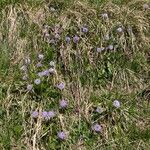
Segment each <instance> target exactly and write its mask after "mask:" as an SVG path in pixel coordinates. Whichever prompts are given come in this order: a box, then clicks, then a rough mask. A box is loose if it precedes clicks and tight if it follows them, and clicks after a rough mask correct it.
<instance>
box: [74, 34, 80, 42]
mask: <svg viewBox="0 0 150 150" xmlns="http://www.w3.org/2000/svg"><path fill="white" fill-rule="evenodd" d="M73 42H74V43H78V42H79V37H78V36H77V35H75V36H74V37H73Z"/></svg>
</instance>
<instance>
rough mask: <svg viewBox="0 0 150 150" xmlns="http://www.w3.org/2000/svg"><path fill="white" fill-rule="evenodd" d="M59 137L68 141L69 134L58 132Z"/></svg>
mask: <svg viewBox="0 0 150 150" xmlns="http://www.w3.org/2000/svg"><path fill="white" fill-rule="evenodd" d="M57 136H58V138H59V139H60V140H66V139H67V134H66V133H65V132H63V131H60V132H58V133H57Z"/></svg>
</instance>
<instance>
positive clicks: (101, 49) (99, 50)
mask: <svg viewBox="0 0 150 150" xmlns="http://www.w3.org/2000/svg"><path fill="white" fill-rule="evenodd" d="M103 50H104V48H103V47H101V48H100V47H98V48H97V49H96V51H97V52H102V51H103Z"/></svg>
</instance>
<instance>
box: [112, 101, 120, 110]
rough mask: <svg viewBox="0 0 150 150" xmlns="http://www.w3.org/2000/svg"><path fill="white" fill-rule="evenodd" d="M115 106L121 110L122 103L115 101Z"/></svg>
mask: <svg viewBox="0 0 150 150" xmlns="http://www.w3.org/2000/svg"><path fill="white" fill-rule="evenodd" d="M113 106H115V107H116V108H119V107H120V102H119V101H118V100H115V101H114V102H113Z"/></svg>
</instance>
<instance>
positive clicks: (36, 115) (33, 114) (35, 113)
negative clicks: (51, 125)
mask: <svg viewBox="0 0 150 150" xmlns="http://www.w3.org/2000/svg"><path fill="white" fill-rule="evenodd" d="M38 115H39V113H38V111H32V112H31V116H32V118H37V117H38Z"/></svg>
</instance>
